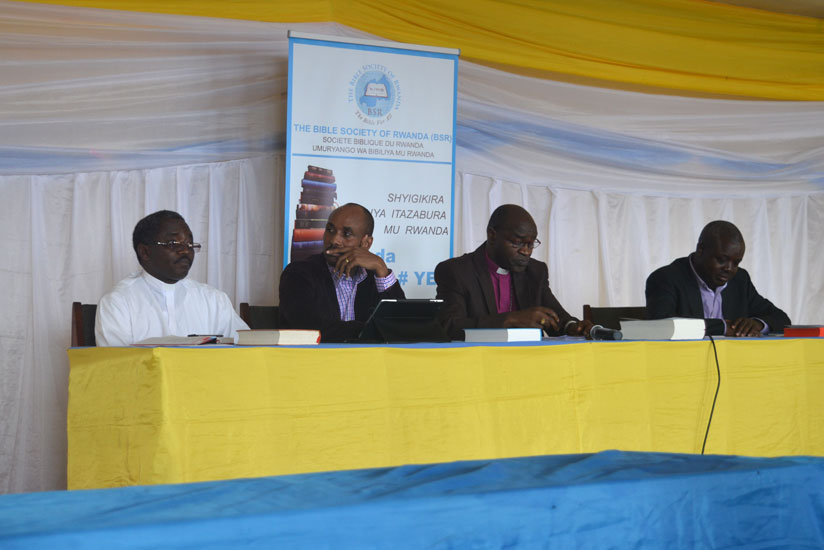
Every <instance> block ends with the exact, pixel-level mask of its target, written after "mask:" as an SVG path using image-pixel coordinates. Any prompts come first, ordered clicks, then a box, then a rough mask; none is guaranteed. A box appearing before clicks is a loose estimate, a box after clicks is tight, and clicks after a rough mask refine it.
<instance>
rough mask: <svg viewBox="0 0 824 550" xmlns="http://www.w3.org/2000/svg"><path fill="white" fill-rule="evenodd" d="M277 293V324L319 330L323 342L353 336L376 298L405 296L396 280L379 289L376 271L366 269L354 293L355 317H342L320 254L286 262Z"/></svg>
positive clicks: (339, 340)
mask: <svg viewBox="0 0 824 550" xmlns="http://www.w3.org/2000/svg"><path fill="white" fill-rule="evenodd" d="M279 294H280V306H279V309H278V316H279V317H280V326H281V327H282V328H299V329H317V330H320V338H321V341H322V342H344V341H347V340H354V339H356V338H357V337H358V334H360V332H361V330H362V329H363V326H364V324H365V323H366V320H367V319H368V318H369V315H370V314H371V313H372V310H373V309H374V308H375V306H376V305H377V304H378V302H380V301H381V300H383V299H390V298H395V299H403V298H405V295H404V293H403V289H402V288H401V285H400V283H397V282H396V283H395V284H394V285H392V286H391V287H389V288H388V289H386V291H384V292H378V287H377V286H376V285H375V274H374V273H372V272H369V271H367V274H366V279H364V280H363V281H361V283H360V284H359V285H358V290H357V292H356V293H355V320H354V321H341V320H340V306H339V305H338V297H337V294H336V293H335V283H334V282H332V274H331V273H329V267H328V264H327V263H326V259H325V258H324V257H323V255H322V254H316V255H314V256H310V257H309V258H307V259H306V260H301V261H297V262H292V263H290V264H289V265H287V266H286V269H284V270H283V273H282V274H281V276H280V288H279Z"/></svg>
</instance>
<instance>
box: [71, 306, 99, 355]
mask: <svg viewBox="0 0 824 550" xmlns="http://www.w3.org/2000/svg"><path fill="white" fill-rule="evenodd" d="M96 314H97V304H81V303H80V302H72V347H73V348H81V347H83V346H95V345H97V344H96V343H95V339H94V316H95V315H96Z"/></svg>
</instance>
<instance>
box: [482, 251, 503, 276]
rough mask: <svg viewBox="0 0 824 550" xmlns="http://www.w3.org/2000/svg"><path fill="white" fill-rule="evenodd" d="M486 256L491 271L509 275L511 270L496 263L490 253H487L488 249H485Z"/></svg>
mask: <svg viewBox="0 0 824 550" xmlns="http://www.w3.org/2000/svg"><path fill="white" fill-rule="evenodd" d="M484 256H486V266H487V267H488V268H489V271H490V272H494V273H497V274H498V275H509V270H508V269H504V268H502V267H501V266H499V265H498V264H496V263H495V262H494V261H493V260H492V258H490V257H489V254H487V253H486V250H484Z"/></svg>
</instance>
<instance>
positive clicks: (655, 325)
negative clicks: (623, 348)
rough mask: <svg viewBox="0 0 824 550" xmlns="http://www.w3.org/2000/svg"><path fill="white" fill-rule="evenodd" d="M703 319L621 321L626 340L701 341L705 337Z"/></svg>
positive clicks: (675, 318)
mask: <svg viewBox="0 0 824 550" xmlns="http://www.w3.org/2000/svg"><path fill="white" fill-rule="evenodd" d="M705 330H706V329H705V325H704V320H703V319H687V318H684V317H669V318H667V319H652V320H649V321H627V320H624V321H621V333H622V334H623V336H624V340H700V339H702V338H703V337H704V333H705Z"/></svg>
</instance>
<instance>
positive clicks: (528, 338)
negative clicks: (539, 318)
mask: <svg viewBox="0 0 824 550" xmlns="http://www.w3.org/2000/svg"><path fill="white" fill-rule="evenodd" d="M464 335H465V337H464V340H465V341H466V342H540V341H541V338H542V337H543V330H541V329H539V328H467V329H464Z"/></svg>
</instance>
